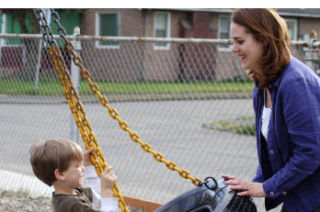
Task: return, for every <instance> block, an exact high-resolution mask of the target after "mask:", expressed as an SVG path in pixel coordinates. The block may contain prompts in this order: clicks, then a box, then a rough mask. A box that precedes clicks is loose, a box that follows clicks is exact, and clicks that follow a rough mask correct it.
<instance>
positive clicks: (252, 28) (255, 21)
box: [232, 9, 291, 88]
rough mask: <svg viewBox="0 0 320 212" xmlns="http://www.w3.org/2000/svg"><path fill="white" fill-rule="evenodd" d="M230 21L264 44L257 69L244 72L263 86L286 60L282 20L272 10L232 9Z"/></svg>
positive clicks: (287, 42)
mask: <svg viewBox="0 0 320 212" xmlns="http://www.w3.org/2000/svg"><path fill="white" fill-rule="evenodd" d="M232 22H234V23H236V24H238V25H241V26H243V27H245V28H246V30H247V33H250V34H252V35H253V38H254V39H255V40H256V41H258V42H262V43H263V44H264V53H263V56H262V59H261V63H260V64H259V67H261V68H260V69H258V70H248V75H249V76H250V77H251V78H252V79H253V80H254V82H256V83H258V86H259V88H265V87H267V86H268V84H270V83H271V82H272V81H274V80H275V79H276V78H277V77H278V76H279V75H280V74H281V72H282V69H283V67H284V66H285V65H287V64H288V63H289V60H290V54H291V53H290V39H289V33H288V28H287V25H286V22H285V21H284V20H283V19H282V18H281V17H280V16H279V15H278V14H277V12H276V11H275V10H274V9H236V10H235V11H234V12H233V14H232Z"/></svg>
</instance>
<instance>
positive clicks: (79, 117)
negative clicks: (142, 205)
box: [34, 9, 129, 212]
mask: <svg viewBox="0 0 320 212" xmlns="http://www.w3.org/2000/svg"><path fill="white" fill-rule="evenodd" d="M34 13H35V15H36V18H37V20H38V22H39V24H40V29H41V32H42V33H43V38H44V40H45V42H46V44H47V45H48V52H49V55H50V56H51V57H52V60H53V66H54V68H55V70H56V71H57V72H58V76H59V80H60V83H61V85H62V88H63V91H64V95H65V97H66V99H67V101H68V104H69V107H70V110H71V112H72V114H73V117H74V120H75V123H76V124H77V127H78V128H79V131H80V134H81V137H82V140H83V141H84V144H85V148H86V149H89V148H90V147H92V148H93V151H94V153H95V154H93V155H91V156H90V159H91V161H92V164H93V165H94V167H95V169H96V171H97V174H98V175H99V176H101V173H102V172H103V170H104V169H105V168H106V167H108V164H107V163H106V161H105V158H104V156H103V153H102V151H101V149H100V147H99V143H98V141H97V138H96V136H95V134H94V132H93V130H92V128H91V125H90V122H89V120H88V119H87V116H86V114H85V111H84V107H83V105H82V103H81V101H80V99H79V95H78V93H77V91H76V89H75V88H74V87H73V84H72V81H71V78H70V75H69V72H68V71H67V67H66V64H65V62H64V60H63V57H62V54H61V51H60V49H59V47H58V45H57V43H56V41H55V40H54V39H53V35H52V32H51V29H50V27H49V26H48V24H47V21H46V17H45V15H44V12H43V10H42V9H35V10H34ZM52 14H53V16H54V18H53V20H54V21H55V22H57V23H58V22H59V20H60V18H59V15H58V14H57V13H56V12H55V13H52ZM58 32H59V34H63V33H64V35H66V34H65V31H64V29H63V28H61V29H59V30H58ZM112 191H113V193H114V196H116V197H118V198H119V207H120V208H121V211H123V212H129V209H128V208H127V207H126V204H125V202H124V199H123V196H122V195H121V193H120V191H119V188H118V186H117V184H115V185H114V187H113V189H112Z"/></svg>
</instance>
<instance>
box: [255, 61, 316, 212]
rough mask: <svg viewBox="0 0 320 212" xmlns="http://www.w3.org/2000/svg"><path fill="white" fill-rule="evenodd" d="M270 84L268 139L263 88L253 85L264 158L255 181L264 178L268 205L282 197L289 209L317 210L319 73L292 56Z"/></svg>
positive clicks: (292, 211) (290, 211)
mask: <svg viewBox="0 0 320 212" xmlns="http://www.w3.org/2000/svg"><path fill="white" fill-rule="evenodd" d="M269 89H270V92H271V99H272V113H271V116H270V122H269V126H268V141H267V142H266V141H265V139H264V137H263V136H262V135H261V124H262V121H261V116H262V108H263V104H264V99H263V90H262V89H259V88H258V87H257V85H256V86H255V88H254V91H253V107H254V110H255V115H256V120H255V122H256V137H257V149H258V158H259V167H258V169H257V174H256V177H255V178H254V179H253V181H254V182H261V183H263V188H264V190H265V192H266V194H267V197H266V199H265V203H266V209H267V210H269V209H272V208H274V207H276V206H277V205H279V204H280V203H281V202H283V203H284V207H285V208H286V210H287V212H308V211H312V210H313V209H314V208H316V207H319V206H320V78H319V77H318V76H316V75H315V74H314V72H313V71H312V70H311V69H310V68H308V67H307V66H306V65H304V64H303V63H302V62H300V61H299V60H297V59H296V58H294V57H293V58H292V59H291V60H290V62H289V63H288V65H287V66H286V67H285V68H284V69H283V72H282V73H281V75H280V76H279V77H278V78H277V79H276V80H275V81H274V83H272V85H270V86H269Z"/></svg>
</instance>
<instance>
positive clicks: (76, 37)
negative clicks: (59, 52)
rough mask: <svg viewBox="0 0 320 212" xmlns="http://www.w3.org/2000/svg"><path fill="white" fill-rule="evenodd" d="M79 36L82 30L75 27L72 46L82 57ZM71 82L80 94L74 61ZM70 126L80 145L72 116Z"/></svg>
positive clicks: (78, 76) (77, 70)
mask: <svg viewBox="0 0 320 212" xmlns="http://www.w3.org/2000/svg"><path fill="white" fill-rule="evenodd" d="M79 35H80V28H79V27H75V28H74V30H73V36H74V37H73V41H72V44H73V46H74V49H75V51H76V54H77V55H80V50H81V42H80V40H79ZM71 80H72V83H73V86H74V88H75V89H76V90H77V92H78V93H79V81H80V68H79V67H78V66H76V65H75V64H74V63H73V61H72V59H71ZM70 126H71V127H70V134H71V140H73V141H75V142H78V143H79V132H78V128H77V125H76V123H75V121H74V119H73V115H72V114H71V116H70Z"/></svg>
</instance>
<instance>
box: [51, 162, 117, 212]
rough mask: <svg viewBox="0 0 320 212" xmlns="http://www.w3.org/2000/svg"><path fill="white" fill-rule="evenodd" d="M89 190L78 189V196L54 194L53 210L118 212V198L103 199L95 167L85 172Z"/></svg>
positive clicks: (65, 211)
mask: <svg viewBox="0 0 320 212" xmlns="http://www.w3.org/2000/svg"><path fill="white" fill-rule="evenodd" d="M84 179H85V181H86V182H87V186H88V187H89V188H76V189H75V192H76V195H70V194H54V193H53V197H52V204H53V208H54V210H55V211H56V212H117V211H119V207H118V198H101V187H100V185H101V181H100V178H99V177H98V175H97V173H96V171H95V169H94V167H93V166H88V167H86V168H85V171H84Z"/></svg>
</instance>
